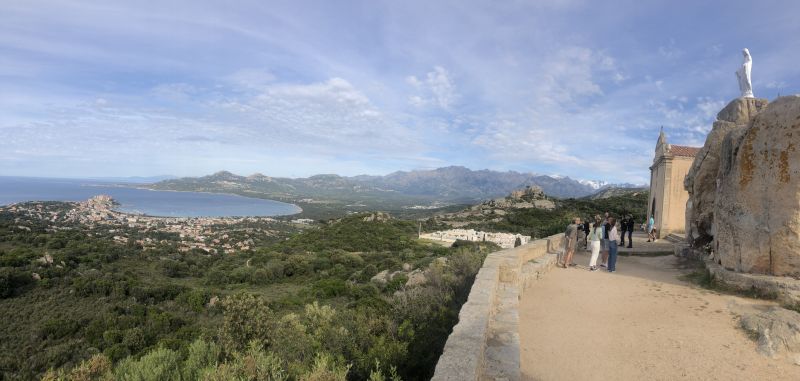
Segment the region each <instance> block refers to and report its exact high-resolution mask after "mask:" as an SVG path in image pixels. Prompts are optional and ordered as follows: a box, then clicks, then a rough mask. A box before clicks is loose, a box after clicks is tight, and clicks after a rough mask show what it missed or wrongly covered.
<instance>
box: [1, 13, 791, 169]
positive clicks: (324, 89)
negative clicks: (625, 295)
mask: <svg viewBox="0 0 800 381" xmlns="http://www.w3.org/2000/svg"><path fill="white" fill-rule="evenodd" d="M735 8H736V7H725V8H721V9H719V10H718V12H719V14H718V17H716V18H714V19H708V18H703V19H702V20H700V19H699V18H692V17H688V16H687V15H691V14H695V13H696V12H700V11H702V5H701V4H683V3H681V4H676V3H674V2H668V1H656V2H646V3H642V2H628V1H619V2H613V3H611V4H608V3H604V4H595V3H593V2H587V1H582V0H578V1H572V0H566V1H557V2H551V1H548V2H500V3H498V2H493V3H481V2H463V1H456V0H445V1H437V2H422V1H415V0H413V1H407V2H379V1H378V2H367V3H356V2H349V1H344V2H335V3H330V2H322V3H320V2H306V1H304V0H301V1H297V2H288V3H274V2H273V3H270V4H265V3H263V2H258V1H249V0H245V1H242V2H237V3H236V4H235V6H231V5H225V6H222V5H218V6H217V5H213V4H206V5H204V6H202V7H199V6H197V4H196V3H195V2H189V1H181V0H179V1H177V2H169V3H151V4H148V5H147V6H143V5H141V4H138V3H127V4H124V3H97V2H93V1H81V0H78V1H71V2H51V1H45V0H34V1H26V2H13V1H12V2H5V3H3V4H2V5H0V52H2V54H0V152H2V154H0V155H2V156H0V158H2V159H3V160H0V174H33V175H52V174H68V175H71V176H81V175H86V176H90V175H91V176H98V175H100V176H101V175H128V174H130V175H148V174H153V173H173V174H176V175H183V174H192V175H198V174H203V173H207V172H212V171H215V170H219V169H222V168H225V169H229V170H232V171H236V172H264V173H269V174H273V175H297V176H301V175H309V174H314V173H318V172H338V173H343V174H354V173H360V172H366V173H385V172H390V171H392V170H397V169H413V168H429V167H433V166H439V165H448V164H460V165H467V166H470V167H473V168H483V167H489V168H494V169H515V170H525V171H532V172H539V173H560V174H564V175H570V176H572V177H577V178H603V179H607V180H610V181H630V182H646V181H647V180H648V179H649V174H648V169H647V168H648V165H649V162H650V160H651V159H652V150H653V145H654V143H655V138H656V137H657V134H658V128H659V126H661V125H663V126H664V127H665V130H666V131H667V134H668V136H669V139H670V141H671V142H673V143H676V144H702V142H703V140H704V138H705V134H706V132H707V131H708V129H709V128H710V127H711V123H712V122H713V120H714V117H715V115H716V112H717V111H718V110H719V109H720V108H721V107H723V106H724V104H725V103H726V102H727V101H728V100H730V99H732V98H734V97H736V96H737V95H738V91H737V88H736V83H735V79H734V77H733V71H734V70H735V69H736V67H738V65H739V63H740V56H739V50H740V49H741V48H742V47H743V46H740V45H741V44H743V41H747V45H748V46H747V47H748V48H750V50H751V52H752V53H753V55H754V62H755V64H754V68H753V72H754V73H753V77H754V85H755V87H756V88H755V90H756V95H758V96H764V97H774V96H775V95H777V94H778V93H782V94H788V93H792V92H800V69H798V68H797V65H796V64H795V63H796V62H797V60H798V59H800V56H799V55H800V53H797V52H798V51H800V49H797V46H796V44H794V43H793V42H791V41H788V40H785V39H784V40H782V41H777V40H776V39H775V38H774V36H775V35H783V36H788V35H794V34H798V33H800V26H798V24H797V23H796V22H794V19H793V18H792V17H790V16H789V15H793V14H796V13H800V4H794V3H785V4H782V6H781V7H780V9H777V8H778V7H759V8H757V9H752V10H751V12H750V14H745V13H742V12H737V11H736V9H735ZM176 9H180V10H181V11H180V12H176V11H175V10H176ZM719 20H725V21H724V22H725V23H730V24H732V25H737V26H739V29H738V30H736V31H730V30H729V29H728V28H725V27H724V25H723V24H722V21H719ZM752 20H759V22H760V23H762V25H769V28H763V27H757V26H756V25H754V24H752V23H751V22H750V21H752ZM745 21H746V22H745ZM749 25H754V26H753V27H752V28H750V29H748V26H749ZM663 30H670V31H671V34H670V36H668V37H665V36H664V35H663V33H661V32H660V31H663ZM787 41H788V42H787Z"/></svg>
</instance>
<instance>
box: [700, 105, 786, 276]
mask: <svg viewBox="0 0 800 381" xmlns="http://www.w3.org/2000/svg"><path fill="white" fill-rule="evenodd" d="M734 102H736V101H734ZM728 106H729V107H730V106H731V105H728ZM729 107H726V108H725V109H724V110H723V111H722V112H720V114H721V115H725V116H727V117H729V118H744V117H746V116H748V115H750V112H751V111H752V110H751V108H750V107H749V106H747V107H745V106H744V105H740V106H737V107H732V108H730V109H729ZM798 146H800V96H786V97H781V98H778V99H777V100H775V101H774V102H772V103H771V104H769V105H768V106H767V107H766V108H764V109H763V110H762V111H761V112H759V113H758V114H757V115H755V116H754V117H753V118H752V119H751V121H750V123H748V125H747V127H746V128H743V129H739V128H732V129H730V131H729V132H728V133H727V134H726V135H725V137H724V138H723V139H722V142H721V148H720V150H719V152H720V158H719V161H720V164H719V171H718V176H717V178H718V183H719V184H718V185H717V191H716V198H715V200H714V207H713V221H714V223H713V226H714V229H715V230H716V232H715V233H716V234H715V236H714V240H715V245H716V248H717V253H718V258H719V260H720V264H721V265H722V266H724V267H725V268H727V269H729V270H734V271H740V272H749V273H757V274H769V275H778V276H792V277H795V278H797V277H800V151H798ZM699 165H700V166H702V163H700V164H699ZM697 179H698V175H697V174H696V175H695V181H694V182H695V183H697ZM692 186H693V188H694V189H702V190H704V191H705V189H706V188H703V187H708V184H704V185H702V186H700V188H698V186H699V185H698V184H692ZM702 193H703V192H700V194H698V193H695V194H693V200H698V199H699V198H700V196H703V194H702ZM693 213H694V214H695V215H697V214H698V213H702V211H701V210H699V209H698V208H697V205H696V204H695V205H694V212H693Z"/></svg>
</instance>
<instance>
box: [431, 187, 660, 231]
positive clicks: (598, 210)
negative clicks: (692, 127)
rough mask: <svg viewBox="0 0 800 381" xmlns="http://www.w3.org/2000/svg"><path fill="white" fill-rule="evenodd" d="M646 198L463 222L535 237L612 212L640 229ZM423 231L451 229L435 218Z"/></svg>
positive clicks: (571, 202)
mask: <svg viewBox="0 0 800 381" xmlns="http://www.w3.org/2000/svg"><path fill="white" fill-rule="evenodd" d="M647 198H648V193H647V192H631V193H629V194H625V195H619V196H612V197H609V198H603V199H589V198H580V199H575V198H569V199H563V200H555V203H556V207H555V208H554V209H553V210H547V209H539V208H527V209H507V210H506V211H507V214H505V215H503V216H500V215H487V216H484V217H483V218H480V219H468V220H464V221H463V222H466V223H467V225H466V226H465V228H468V229H476V230H484V231H499V232H509V233H520V234H524V235H530V236H531V237H534V238H542V237H547V236H550V235H553V234H556V233H563V232H564V228H565V227H566V226H567V225H568V224H569V223H570V222H571V220H572V219H573V218H575V217H580V218H581V219H586V218H589V217H594V216H595V215H600V216H603V215H604V213H605V212H610V213H611V215H612V216H615V217H617V218H618V219H619V218H620V217H621V216H624V215H627V214H631V215H633V218H634V221H635V222H636V224H637V226H638V224H641V223H643V222H644V221H645V218H646V209H645V205H646V204H647ZM456 221H458V220H456ZM424 228H425V229H426V230H439V229H448V228H449V227H448V226H447V225H444V224H442V223H439V222H438V221H436V220H435V219H430V220H429V221H428V223H427V224H426V225H425V226H424Z"/></svg>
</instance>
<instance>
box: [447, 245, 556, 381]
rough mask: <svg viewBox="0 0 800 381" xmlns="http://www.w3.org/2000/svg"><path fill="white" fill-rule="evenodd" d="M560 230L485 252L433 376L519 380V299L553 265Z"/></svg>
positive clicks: (466, 379) (462, 378)
mask: <svg viewBox="0 0 800 381" xmlns="http://www.w3.org/2000/svg"><path fill="white" fill-rule="evenodd" d="M563 243H564V235H563V234H556V235H553V236H550V237H547V238H542V239H538V240H534V241H531V242H529V243H528V244H526V245H522V246H519V247H516V248H513V249H506V250H501V251H498V252H494V253H492V254H489V256H488V257H487V258H486V260H485V261H484V263H483V267H481V270H480V271H479V272H478V275H477V276H476V278H475V283H473V285H472V289H471V290H470V294H469V297H468V299H467V302H466V303H465V304H464V305H463V306H462V307H461V311H460V312H459V314H458V324H456V326H455V327H453V332H452V333H451V334H450V336H449V337H448V338H447V344H445V347H444V352H443V353H442V356H441V357H440V358H439V362H438V363H437V364H436V372H435V373H434V376H433V380H459V381H469V380H519V379H520V363H519V361H520V349H519V329H518V327H519V312H518V308H517V307H518V306H519V300H520V299H521V298H522V296H523V294H524V293H525V290H526V289H527V288H528V287H530V285H531V284H532V283H533V281H535V280H536V279H539V277H541V275H542V274H544V273H545V272H546V271H547V270H549V269H550V268H552V267H553V265H554V264H555V261H556V254H557V253H558V252H559V251H561V250H562V248H563Z"/></svg>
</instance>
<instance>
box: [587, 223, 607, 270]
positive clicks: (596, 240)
mask: <svg viewBox="0 0 800 381" xmlns="http://www.w3.org/2000/svg"><path fill="white" fill-rule="evenodd" d="M602 222H603V220H601V219H600V215H596V216H594V225H592V227H591V230H590V232H589V234H587V236H588V237H589V244H590V245H592V257H591V259H590V260H589V271H597V257H598V256H600V241H602V240H603V224H602ZM587 223H588V222H587Z"/></svg>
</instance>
